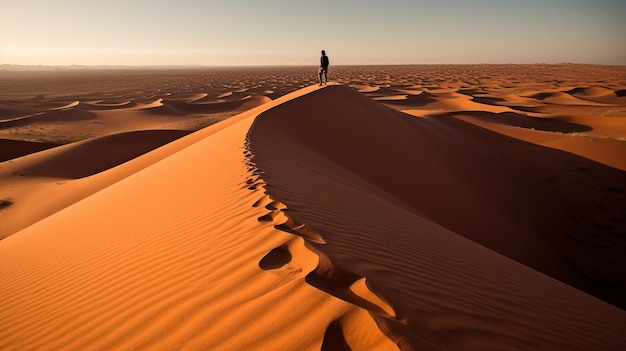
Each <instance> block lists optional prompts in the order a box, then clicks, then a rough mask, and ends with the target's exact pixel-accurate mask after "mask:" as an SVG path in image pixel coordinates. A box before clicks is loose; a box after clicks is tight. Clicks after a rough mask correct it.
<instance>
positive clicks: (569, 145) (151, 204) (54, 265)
mask: <svg viewBox="0 0 626 351" xmlns="http://www.w3.org/2000/svg"><path fill="white" fill-rule="evenodd" d="M3 68H6V67H3ZM330 78H331V80H333V81H335V83H331V84H330V85H329V86H325V87H319V86H318V85H317V82H316V69H315V68H314V67H285V68H281V67H259V68H221V69H205V68H193V69H192V68H189V69H171V68H170V69H162V70H157V69H100V70H93V69H84V70H83V69H70V70H67V69H59V70H56V71H45V70H44V71H41V70H15V69H12V70H2V69H0V138H1V139H0V156H1V157H2V158H3V159H4V160H5V161H4V162H0V238H3V239H2V240H0V296H2V308H0V323H2V326H3V327H2V328H1V329H0V349H2V350H41V349H44V350H48V349H49V350H53V349H68V350H85V349H116V350H131V349H132V350H136V349H190V350H197V349H202V350H205V349H215V350H241V349H264V350H265V349H274V350H295V349H297V350H320V349H321V350H397V349H402V350H484V349H508V350H555V349H567V350H622V349H624V348H626V336H625V335H624V333H623V327H622V326H623V325H626V312H624V310H623V308H624V307H626V297H625V296H626V278H625V277H626V272H625V271H624V267H626V241H625V240H626V239H625V238H626V232H625V231H624V230H625V228H626V219H625V217H624V215H623V214H624V213H626V123H625V121H626V120H625V118H626V100H624V99H626V68H624V67H607V66H591V65H569V64H563V65H466V66H463V65H460V66H455V65H444V66H437V65H433V66H377V67H358V66H354V67H351V66H339V67H333V66H331V71H330Z"/></svg>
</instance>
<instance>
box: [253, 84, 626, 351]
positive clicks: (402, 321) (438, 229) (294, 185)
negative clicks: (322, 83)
mask: <svg viewBox="0 0 626 351" xmlns="http://www.w3.org/2000/svg"><path fill="white" fill-rule="evenodd" d="M329 106H332V107H329ZM305 111H308V112H305ZM394 120H395V121H394ZM414 123H415V121H409V120H407V119H406V118H405V117H403V116H398V115H395V114H394V113H393V112H392V111H391V110H385V109H384V107H382V106H380V105H376V104H375V103H374V102H369V101H367V99H364V98H363V97H362V96H359V94H358V93H356V92H353V91H350V90H348V89H347V88H345V87H338V86H330V87H327V88H326V89H323V90H320V91H316V92H315V93H312V94H309V95H306V96H303V97H299V98H298V99H294V100H292V101H289V102H287V103H284V104H281V105H279V106H277V107H275V108H273V109H271V110H268V111H266V112H264V113H262V114H261V115H260V116H259V117H258V118H257V121H256V122H255V124H254V125H253V127H252V128H251V131H250V140H251V150H252V153H253V155H254V157H253V162H254V163H255V164H256V166H257V167H258V168H259V169H260V170H262V172H263V179H264V180H265V181H266V182H267V185H266V187H267V189H268V193H269V194H271V196H272V197H274V198H276V199H278V200H279V201H281V203H284V204H285V206H287V208H286V209H285V211H286V213H287V214H288V215H289V216H290V217H293V218H298V221H299V222H301V223H306V225H308V226H312V227H315V228H317V229H318V231H319V232H320V233H321V237H322V238H323V239H324V244H321V243H315V242H310V245H313V246H315V247H317V248H318V249H319V250H320V251H323V252H324V253H325V254H327V255H328V256H329V257H331V259H332V260H333V262H335V265H337V266H338V267H340V268H341V269H343V270H345V271H348V272H352V273H353V274H358V275H360V276H364V277H367V281H368V284H369V285H370V286H372V287H373V288H374V289H375V290H376V291H379V292H380V293H381V294H382V296H383V297H384V298H385V299H386V301H389V303H390V306H391V307H392V308H394V310H395V311H396V312H397V313H398V316H397V319H394V318H389V316H387V317H386V318H383V317H377V318H381V323H382V324H384V325H386V328H388V329H387V330H388V332H389V333H390V335H395V334H396V333H397V334H399V335H407V334H408V335H410V337H409V338H408V340H409V342H408V343H409V345H415V344H412V343H417V342H418V341H426V342H428V343H429V344H431V345H436V346H437V347H440V348H441V349H471V348H497V349H554V348H563V347H565V348H568V349H595V348H606V349H619V348H620V346H622V345H624V339H623V337H622V336H621V335H620V333H619V331H618V329H619V328H616V326H617V325H619V324H623V322H624V320H625V319H624V318H626V315H625V314H624V312H623V311H622V310H620V309H618V308H616V307H612V306H610V305H608V304H606V303H604V302H602V301H600V300H597V299H595V298H593V297H591V296H589V295H586V294H584V293H581V292H579V291H578V290H576V289H574V288H572V287H569V286H567V285H565V284H562V283H559V282H557V281H556V280H552V279H551V278H548V277H547V276H545V275H542V274H540V273H538V272H536V271H534V270H531V269H529V268H527V267H526V266H524V265H520V264H519V263H517V262H514V261H511V260H509V259H507V258H505V257H504V256H500V255H497V254H495V253H494V252H492V251H489V250H487V249H485V248H484V247H482V246H479V245H476V244H475V243H474V242H472V241H467V240H464V239H463V238H461V237H460V236H458V235H457V234H455V233H453V232H452V231H450V230H449V229H446V228H444V227H442V226H441V224H443V225H444V226H447V227H453V228H454V226H451V225H450V221H453V219H447V220H442V218H441V217H439V218H437V217H435V218H433V217H434V213H433V212H432V211H428V210H425V209H423V208H422V209H420V208H416V207H414V206H415V204H416V201H417V202H431V203H432V202H437V198H443V199H446V198H451V199H454V200H450V201H455V200H456V201H459V200H458V199H462V198H469V199H472V200H473V201H477V200H478V197H476V196H471V195H467V194H462V195H461V196H457V195H453V194H455V192H461V191H467V188H465V190H463V188H459V189H458V190H456V189H452V190H449V189H448V190H447V193H446V194H447V195H444V194H440V195H434V194H433V193H430V194H429V193H428V192H427V191H424V190H425V189H424V188H422V187H419V186H418V184H416V183H419V182H420V180H418V179H420V178H421V179H424V177H425V176H416V175H419V174H424V173H425V172H426V173H428V172H429V171H428V169H429V168H434V169H435V172H436V173H437V177H434V176H431V177H429V176H426V177H427V178H426V179H428V180H433V179H436V178H444V179H445V181H442V183H444V184H446V185H450V186H454V185H453V184H454V183H455V181H453V180H450V179H449V178H446V177H445V172H446V171H447V170H446V168H445V166H444V167H442V165H436V164H427V163H426V162H427V160H428V159H431V158H432V159H433V160H439V161H440V160H442V159H443V158H442V157H439V156H438V155H431V156H429V157H428V158H423V159H421V160H417V161H419V163H418V162H416V161H413V160H412V159H411V156H409V153H411V152H414V153H417V154H422V155H423V153H428V152H435V148H440V147H442V145H441V144H438V145H432V142H433V140H434V139H433V138H432V137H430V138H427V137H426V135H425V134H423V133H422V134H416V132H418V133H420V129H419V128H427V130H428V131H429V133H432V134H440V133H441V132H439V131H437V130H436V129H435V128H437V126H436V125H434V126H433V125H430V126H429V125H427V124H425V125H423V126H419V125H417V126H416V125H415V124H414ZM437 123H438V122H437ZM411 124H413V125H411ZM384 128H386V129H384ZM440 128H441V127H440ZM403 131H404V135H403ZM447 131H448V132H449V131H450V130H447ZM391 135H393V140H391V138H390V137H389V136H391ZM405 135H406V136H405ZM376 138H383V139H384V140H385V142H384V143H383V142H382V140H380V141H376ZM419 138H422V139H424V138H427V139H429V140H428V141H422V143H423V144H419V145H420V146H421V147H422V149H424V148H426V147H427V146H428V144H430V145H431V147H430V148H429V149H428V151H426V152H423V151H421V150H420V149H418V148H417V147H414V146H415V145H413V147H412V145H411V144H410V143H409V144H407V142H408V140H415V139H419ZM446 139H448V141H447V143H449V144H450V143H452V142H451V141H450V139H449V137H446ZM456 140H458V138H457V139H456ZM337 143H341V144H340V145H341V147H339V144H337ZM368 145H372V146H373V147H367V146H368ZM388 145H391V146H388ZM474 147H475V146H474ZM418 150H419V151H418ZM476 151H477V150H474V152H476ZM448 156H449V155H448ZM457 157H460V156H457ZM483 157H484V155H483ZM413 159H415V157H413ZM386 160H391V161H386ZM454 162H460V160H459V159H458V158H457V159H455V160H454ZM407 167H418V168H416V169H411V168H407ZM465 167H467V166H465ZM377 169H378V170H380V171H379V173H377V171H376V170H377ZM391 170H393V172H395V174H396V175H394V174H393V173H391V172H392V171H391ZM466 170H467V169H466ZM483 171H484V170H483ZM486 173H489V172H486ZM404 175H407V176H409V177H410V178H418V179H410V178H409V179H407V180H404V181H402V177H403V176H404ZM398 177H400V178H398ZM513 179H515V178H513ZM457 181H458V180H457ZM488 181H489V183H491V180H488ZM422 182H424V181H423V180H422ZM424 185H427V186H428V188H431V189H433V188H435V189H434V192H437V191H441V190H442V189H441V188H437V187H436V186H433V183H432V182H429V183H426V184H424ZM390 186H391V188H390ZM394 186H396V187H395V188H394ZM490 186H491V185H490ZM416 187H417V188H418V189H419V190H420V191H422V193H421V194H417V195H415V199H416V200H414V201H413V202H410V201H408V199H407V198H406V197H404V200H403V199H402V195H403V194H406V193H411V192H412V191H413V189H411V188H416ZM321 189H326V190H325V191H321ZM491 191H492V192H495V191H493V190H491ZM483 195H484V194H483ZM520 195H521V194H520ZM522 198H523V197H522ZM492 200H493V198H492ZM516 200H517V201H520V200H519V199H516ZM444 204H445V207H446V208H445V209H442V210H440V211H442V212H444V213H445V214H446V216H447V217H451V216H454V213H455V212H456V211H457V210H454V209H451V208H450V206H451V205H455V204H454V202H449V201H445V202H444ZM501 205H502V204H498V206H501ZM470 206H476V204H475V203H474V202H472V203H470V204H468V207H470ZM484 206H486V205H485V204H483V205H478V206H477V207H478V208H483V209H484V208H486V207H484ZM494 210H495V208H490V209H489V210H488V211H490V212H491V211H494ZM468 211H469V209H464V210H463V209H461V210H459V212H468ZM512 212H513V213H515V212H516V211H515V210H514V209H513V210H512ZM502 215H504V213H503V212H500V213H499V214H498V213H493V214H491V215H487V214H484V215H480V214H476V213H471V212H470V214H468V216H469V217H472V218H478V219H481V218H484V219H486V218H489V222H488V223H489V226H490V227H491V229H492V230H491V233H498V232H500V233H506V232H507V230H504V229H505V227H504V226H511V224H510V223H516V224H513V226H515V225H520V226H522V222H523V221H528V217H525V218H521V219H520V220H519V222H516V221H515V220H512V218H510V217H509V218H507V219H506V220H505V222H506V224H503V228H502V229H501V230H498V229H495V228H494V225H495V226H497V224H495V222H494V221H497V219H496V218H497V217H500V216H502ZM433 219H434V220H433ZM437 221H438V222H439V223H441V224H438V223H437ZM474 225H476V224H474ZM464 226H466V225H464ZM522 227H523V226H522ZM506 229H509V228H506ZM508 231H510V229H509V230H508ZM526 234H529V233H526ZM465 235H466V236H467V233H465ZM520 238H524V237H523V236H520ZM472 239H473V240H476V241H479V242H480V240H478V239H480V238H476V237H473V238H472ZM492 239H493V238H492ZM495 239H496V240H499V239H498V238H495ZM524 239H526V240H528V239H527V238H524ZM505 240H506V241H510V240H511V237H507V238H506V239H505ZM532 241H533V242H532V245H529V246H528V250H531V251H529V252H527V253H529V254H530V253H531V252H532V253H535V252H537V251H536V250H537V249H540V248H541V246H542V245H546V242H544V241H542V240H541V238H535V239H532ZM542 242H543V244H542ZM517 244H520V243H517ZM487 246H489V245H487ZM492 246H493V243H492ZM520 246H522V247H524V244H521V245H520ZM516 248H518V247H517V246H516ZM500 250H501V251H502V247H500ZM523 250H524V249H523V248H522V251H523ZM513 253H514V252H508V254H509V256H513V257H515V255H513ZM549 253H550V250H547V251H546V255H544V257H543V259H548V260H549ZM399 257H401V259H398V258H399ZM516 259H517V260H520V261H522V262H523V261H524V260H523V258H520V257H516ZM524 263H526V264H529V263H528V262H524ZM554 266H557V267H558V264H557V263H556V261H554V257H553V259H552V261H550V267H554ZM561 267H562V268H563V269H565V270H567V265H564V264H561ZM544 268H545V267H544ZM570 273H571V272H570ZM561 274H562V275H563V272H561ZM560 278H561V279H563V277H562V276H561V277H560ZM485 303H488V305H489V306H490V307H488V308H486V309H485V306H484V304H485ZM591 305H593V306H594V307H593V308H591V307H589V306H591ZM469 306H476V307H477V308H479V309H480V312H478V311H477V310H476V311H473V310H472V308H470V307H469ZM478 306H483V307H478ZM582 306H586V307H584V308H582ZM587 308H589V309H587ZM583 309H584V310H583ZM600 310H602V311H603V312H601V313H598V311H600ZM504 311H506V312H504ZM492 313H493V315H492ZM513 316H514V317H513ZM609 316H610V317H609ZM390 319H391V321H389V320H390ZM592 320H593V321H592ZM518 323H519V324H518ZM503 325H506V326H507V327H506V328H502V326H503ZM599 325H604V326H606V329H604V332H606V334H604V335H602V336H600V335H599V334H598V332H599V330H598V329H596V328H598V326H599ZM406 329H408V330H409V333H407V330H406ZM494 331H497V332H495V333H494ZM517 332H519V333H520V334H517ZM451 336H454V337H451Z"/></svg>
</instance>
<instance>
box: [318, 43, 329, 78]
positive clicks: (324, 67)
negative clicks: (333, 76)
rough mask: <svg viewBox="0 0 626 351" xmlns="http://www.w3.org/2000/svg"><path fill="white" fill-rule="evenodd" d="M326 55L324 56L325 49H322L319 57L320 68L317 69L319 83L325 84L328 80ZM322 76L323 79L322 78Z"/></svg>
mask: <svg viewBox="0 0 626 351" xmlns="http://www.w3.org/2000/svg"><path fill="white" fill-rule="evenodd" d="M328 64H329V61H328V56H326V51H324V50H322V56H321V57H320V69H319V71H318V74H319V76H320V85H322V84H324V85H326V83H327V82H328ZM322 77H323V78H324V79H322Z"/></svg>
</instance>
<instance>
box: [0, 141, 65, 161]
mask: <svg viewBox="0 0 626 351" xmlns="http://www.w3.org/2000/svg"><path fill="white" fill-rule="evenodd" d="M59 145H60V144H55V143H39V142H32V141H23V140H11V139H0V162H4V161H6V160H10V159H13V158H17V157H21V156H24V155H28V154H32V153H34V152H39V151H43V150H47V149H50V148H53V147H56V146H59Z"/></svg>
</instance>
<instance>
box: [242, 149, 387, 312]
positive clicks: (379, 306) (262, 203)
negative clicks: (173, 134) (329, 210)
mask: <svg viewBox="0 0 626 351" xmlns="http://www.w3.org/2000/svg"><path fill="white" fill-rule="evenodd" d="M244 155H245V160H246V161H245V162H246V166H247V168H248V171H249V173H250V175H251V177H250V178H249V179H248V180H247V181H246V183H245V187H246V188H247V189H248V190H251V191H254V192H261V193H262V194H263V195H262V196H261V197H260V198H259V199H258V200H257V201H256V202H255V203H254V204H253V205H252V206H253V207H263V208H265V209H266V210H267V211H268V212H267V213H266V214H264V215H262V216H260V217H258V221H259V222H261V223H267V224H270V223H274V228H276V229H278V230H280V231H283V232H286V233H289V234H292V235H293V238H292V239H290V240H289V241H287V242H286V243H284V244H283V245H281V246H279V247H276V248H274V249H272V250H271V251H270V252H268V253H267V254H266V255H265V256H264V257H263V258H262V259H261V260H260V261H259V267H260V268H261V269H263V270H266V271H270V272H272V273H275V274H277V275H279V276H281V277H282V280H281V282H280V284H281V285H282V284H287V283H288V282H290V281H292V280H295V279H301V278H304V279H305V280H306V282H307V283H308V284H310V285H312V286H314V287H316V288H318V289H320V290H322V291H324V292H326V293H328V294H330V295H333V296H335V297H337V298H339V299H342V300H344V301H347V302H349V303H352V304H354V305H356V306H359V307H361V308H364V309H366V310H368V311H370V312H372V313H376V314H378V315H380V316H382V317H385V318H391V319H395V317H396V314H395V312H394V310H393V308H392V307H391V305H389V303H387V302H386V301H385V300H383V299H382V298H381V297H379V296H378V295H377V294H376V293H374V292H373V291H372V290H371V289H370V288H369V287H368V285H367V282H366V278H365V277H363V276H360V275H357V274H354V273H351V272H347V271H344V270H342V269H339V268H338V267H337V266H335V265H334V264H333V262H332V260H331V259H330V258H329V257H328V256H327V255H326V254H324V253H323V252H321V251H320V250H318V249H317V248H316V245H324V244H326V242H325V241H324V239H323V237H322V235H321V234H320V233H319V232H318V231H316V230H315V229H314V228H311V227H310V226H309V225H307V224H305V223H300V222H298V221H296V220H294V219H293V218H291V217H289V216H288V215H287V214H286V213H285V211H284V210H286V209H287V206H286V205H285V204H283V203H282V202H280V201H276V200H274V199H272V197H271V196H270V195H268V194H266V193H265V184H266V183H265V181H264V180H263V179H262V177H261V176H262V171H260V170H259V169H258V168H257V167H256V165H255V164H254V162H253V161H252V159H253V157H254V155H253V154H252V152H251V151H250V143H249V140H246V143H245V147H244Z"/></svg>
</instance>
